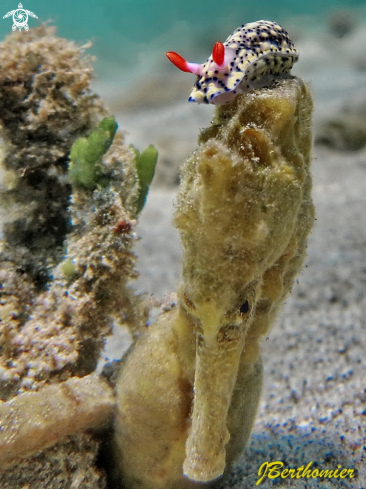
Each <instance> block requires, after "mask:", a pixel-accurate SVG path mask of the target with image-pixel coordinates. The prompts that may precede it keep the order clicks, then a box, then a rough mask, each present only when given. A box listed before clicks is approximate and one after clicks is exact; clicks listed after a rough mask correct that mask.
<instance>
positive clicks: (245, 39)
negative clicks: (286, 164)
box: [166, 20, 299, 105]
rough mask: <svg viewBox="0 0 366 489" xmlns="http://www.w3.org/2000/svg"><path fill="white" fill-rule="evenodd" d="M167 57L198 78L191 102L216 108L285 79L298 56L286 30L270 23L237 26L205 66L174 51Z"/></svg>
mask: <svg viewBox="0 0 366 489" xmlns="http://www.w3.org/2000/svg"><path fill="white" fill-rule="evenodd" d="M166 55H167V57H168V59H169V60H170V61H171V62H172V63H173V64H174V65H175V66H176V67H177V68H179V69H180V70H182V71H186V72H188V73H193V74H194V75H197V81H196V83H195V85H194V86H193V89H192V92H191V96H190V97H189V99H188V101H189V102H197V103H199V104H202V103H204V104H216V105H223V104H228V103H230V102H231V101H232V100H233V99H234V98H235V96H236V95H237V94H238V93H243V92H247V91H250V90H253V89H255V88H260V87H263V86H266V85H268V84H270V83H271V82H272V81H273V80H274V79H275V78H276V77H279V76H285V75H286V74H288V73H289V72H290V70H291V68H292V66H293V64H294V63H295V62H296V61H297V60H298V57H299V53H298V52H297V50H296V49H295V47H294V45H293V43H292V41H291V39H290V38H289V36H288V33H287V32H286V31H285V29H283V28H282V27H281V26H280V25H278V24H276V22H270V21H268V20H259V21H258V22H251V23H249V24H245V25H242V26H241V27H238V28H237V29H236V30H235V31H234V32H233V34H231V36H229V37H228V38H227V39H226V41H225V42H224V43H221V42H217V43H216V44H215V45H214V47H213V50H212V55H211V56H210V57H209V58H208V60H207V61H206V63H203V64H202V65H200V64H197V63H189V62H188V61H186V60H185V59H184V58H182V57H181V56H179V54H177V53H174V52H169V53H166Z"/></svg>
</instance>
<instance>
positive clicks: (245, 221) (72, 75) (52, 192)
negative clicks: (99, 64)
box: [0, 27, 314, 489]
mask: <svg viewBox="0 0 366 489" xmlns="http://www.w3.org/2000/svg"><path fill="white" fill-rule="evenodd" d="M83 50H84V48H80V47H77V46H76V45H75V44H74V43H72V42H69V41H66V40H64V39H60V38H57V37H56V36H55V34H54V31H53V30H52V29H50V28H47V27H40V28H38V29H32V30H30V31H29V32H27V33H22V36H19V34H18V33H14V34H12V35H11V36H9V37H8V38H7V39H6V40H5V41H4V42H3V43H1V44H0V58H1V60H2V63H3V65H5V66H7V67H8V71H5V72H1V73H0V108H1V109H3V112H1V111H0V118H1V127H0V140H1V161H0V165H1V167H0V168H1V174H2V183H1V187H0V206H1V207H2V209H3V210H4V212H3V211H2V212H3V213H4V219H3V221H4V224H3V230H2V237H1V248H0V259H1V262H0V281H1V285H0V320H1V322H0V328H1V329H0V335H1V336H0V354H1V357H0V362H1V363H0V375H1V377H0V398H1V401H0V461H2V472H1V473H0V485H1V484H2V485H3V486H4V487H12V488H13V489H20V488H23V487H24V486H27V487H28V488H29V489H36V488H38V487H40V486H39V484H40V483H42V484H45V483H46V484H47V487H48V488H51V489H52V488H56V487H69V488H70V489H71V488H75V487H78V488H85V489H91V488H92V489H94V488H95V489H99V488H105V487H106V474H105V472H104V471H103V470H101V469H100V468H99V467H98V464H97V462H96V457H97V453H98V450H99V449H100V443H101V440H102V439H103V437H106V436H109V434H110V429H111V428H113V431H114V434H113V435H112V438H113V442H112V445H113V454H112V457H113V459H114V461H115V465H116V473H118V477H119V479H120V481H121V483H122V485H123V487H126V488H127V487H128V488H129V489H135V488H136V489H137V488H140V489H145V488H146V489H155V488H156V489H158V488H159V489H170V488H171V489H173V488H174V489H175V488H180V487H181V488H185V487H187V488H188V487H197V486H198V484H197V483H198V482H206V483H210V482H212V481H215V480H216V479H217V478H219V477H221V476H222V475H223V474H224V473H225V471H226V472H227V471H228V470H229V469H230V466H231V464H232V463H233V461H234V460H235V458H236V457H237V456H238V455H239V454H240V453H241V452H242V450H243V448H244V447H245V445H246V443H247V441H248V439H249V436H250V433H251V430H252V426H253V422H254V418H255V414H256V410H257V407H258V403H259V399H260V394H261V388H262V363H261V358H260V347H259V341H260V338H261V337H262V336H263V335H264V334H266V333H267V331H268V329H269V327H270V326H271V324H272V323H273V321H274V319H275V317H276V315H277V314H278V311H279V308H280V306H281V304H282V303H283V301H284V299H285V297H286V295H287V294H288V293H289V292H290V290H291V287H292V284H293V280H294V277H295V276H296V274H297V273H299V271H300V270H301V267H302V265H303V262H304V259H305V254H306V242H307V237H308V234H309V232H310V229H311V227H312V225H313V220H314V208H313V204H312V200H311V175H310V161H311V143H312V134H311V114H312V108H313V103H312V98H311V94H310V92H309V89H308V88H307V86H306V85H305V84H304V83H303V82H302V80H300V79H298V78H293V77H291V76H289V74H288V66H287V65H286V66H284V67H283V68H284V70H283V73H282V75H283V76H281V77H279V76H275V79H274V83H272V84H271V85H270V86H269V87H261V88H257V87H254V88H255V89H253V90H252V91H250V92H248V93H243V94H238V95H237V96H236V97H235V98H234V99H233V100H232V101H231V103H228V104H223V105H222V106H219V107H217V109H216V112H215V115H214V118H213V121H212V124H211V125H210V127H208V128H207V129H204V130H202V131H201V133H200V136H199V140H198V143H199V144H198V148H197V150H196V151H195V152H194V153H193V155H192V156H190V157H189V158H188V160H187V161H186V163H185V164H184V166H183V168H182V175H181V185H180V189H179V192H178V196H177V202H176V211H175V218H174V224H175V226H176V227H177V228H178V230H179V232H180V236H181V240H182V245H183V260H182V277H181V281H180V284H179V288H178V293H177V297H178V300H177V304H175V305H171V307H170V308H168V309H169V310H166V311H165V312H164V313H162V314H161V315H159V316H158V317H157V319H156V320H155V321H154V322H153V323H152V324H150V325H149V327H148V328H146V327H145V325H146V322H147V318H148V313H149V310H148V307H147V306H146V304H145V303H144V301H143V300H142V298H140V297H138V296H136V295H135V294H134V292H133V290H132V289H130V288H129V285H128V280H130V279H133V278H134V277H136V275H137V272H136V271H135V269H134V263H135V256H134V254H133V243H134V240H135V237H136V236H135V226H136V219H137V217H138V213H139V212H140V211H141V209H142V208H143V205H144V203H145V200H146V196H147V193H148V189H149V185H150V183H151V180H152V178H153V175H154V170H155V165H156V161H157V152H156V150H155V148H154V147H153V146H152V145H151V146H149V147H148V148H147V149H145V150H144V151H143V152H141V153H140V152H139V151H138V150H136V148H134V147H127V146H125V145H124V143H123V137H122V135H121V133H119V132H118V131H117V124H116V122H115V120H114V118H113V117H112V116H109V115H108V113H107V110H106V109H105V108H104V107H103V103H102V101H101V100H100V99H99V98H98V97H97V96H96V95H95V94H93V93H92V91H91V89H90V87H89V84H90V77H91V73H92V72H91V68H90V65H89V62H88V59H87V58H85V56H84V54H83ZM9 53H11V55H10V54H9ZM285 64H286V63H285ZM272 75H273V73H271V76H272ZM277 75H278V73H277ZM60 222H61V223H63V224H62V226H61V225H60V224H59V223H60ZM54 223H55V224H54ZM114 323H115V324H118V323H123V324H126V325H127V326H128V327H129V328H130V330H131V332H132V335H133V338H134V345H133V348H131V350H130V352H129V353H128V354H127V355H126V357H125V358H124V359H123V361H122V362H121V367H120V371H119V374H118V379H117V381H116V384H115V386H112V385H111V384H110V383H109V382H107V381H106V380H105V379H103V378H101V377H100V376H98V375H97V374H96V373H95V370H96V365H97V361H98V358H99V356H100V354H101V351H102V349H103V346H104V342H105V338H106V336H107V335H109V334H110V333H111V328H112V324H114ZM112 383H113V382H112ZM113 417H114V421H113V423H112V418H113ZM27 440H28V441H27ZM29 440H31V441H29ZM63 461H64V463H63ZM116 484H117V483H116Z"/></svg>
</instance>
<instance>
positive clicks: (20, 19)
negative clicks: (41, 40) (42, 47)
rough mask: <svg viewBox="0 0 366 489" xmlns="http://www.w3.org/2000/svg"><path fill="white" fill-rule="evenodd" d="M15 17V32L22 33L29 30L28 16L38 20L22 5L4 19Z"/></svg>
mask: <svg viewBox="0 0 366 489" xmlns="http://www.w3.org/2000/svg"><path fill="white" fill-rule="evenodd" d="M11 15H12V16H13V22H14V24H13V27H12V29H13V31H15V30H16V29H19V30H20V31H21V30H22V29H24V30H25V31H27V30H28V29H29V27H28V15H30V16H31V17H34V18H35V19H38V17H37V16H36V15H35V14H34V13H33V12H30V11H29V10H24V9H23V5H22V4H21V3H20V4H19V5H18V8H17V9H16V10H12V11H11V12H8V13H7V14H5V15H4V17H3V19H6V18H7V17H10V16H11Z"/></svg>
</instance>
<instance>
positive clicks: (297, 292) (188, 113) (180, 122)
mask: <svg viewBox="0 0 366 489" xmlns="http://www.w3.org/2000/svg"><path fill="white" fill-rule="evenodd" d="M300 41H301V42H300V45H298V46H297V47H298V49H299V51H300V53H301V57H300V62H299V63H298V68H296V70H294V73H295V74H298V75H301V76H302V77H303V78H304V79H306V80H309V81H310V82H311V84H312V86H313V90H314V97H315V113H314V128H315V131H314V132H315V136H317V134H318V133H320V132H321V131H322V123H323V121H324V120H327V119H331V118H332V117H333V116H334V114H339V110H340V108H341V107H342V106H347V107H351V109H352V107H354V108H355V109H354V110H355V111H357V110H358V109H359V107H360V106H362V104H363V106H364V107H365V122H364V124H365V126H366V61H365V66H364V67H362V66H361V65H360V64H359V63H360V60H361V61H362V59H363V58H362V56H363V57H365V55H364V51H363V52H362V50H364V47H363V48H362V49H361V46H362V45H363V46H364V45H365V42H366V27H365V25H364V26H360V25H359V26H358V28H356V29H355V31H354V32H353V33H351V34H350V35H349V36H347V37H346V38H345V39H333V41H332V40H331V38H330V36H329V35H325V34H324V35H320V37H318V38H316V37H311V36H309V37H308V38H302V40H300ZM179 77H182V80H184V81H182V82H181V81H180V80H179ZM179 77H175V78H174V77H173V76H172V78H171V81H170V83H174V82H175V80H179V81H178V82H177V83H182V85H179V87H183V88H181V89H182V90H183V89H184V87H185V85H184V84H185V83H186V87H187V88H186V93H183V94H182V95H181V96H179V93H180V92H179V90H175V92H174V89H173V88H172V89H171V92H174V93H175V98H172V97H171V99H169V97H167V100H164V103H156V104H154V95H152V94H154V93H155V92H154V90H155V91H156V97H157V100H158V99H159V97H160V96H161V93H160V92H159V90H160V91H161V84H160V83H159V81H156V80H152V81H151V83H150V86H149V85H147V86H146V85H145V88H143V89H142V90H141V91H140V92H139V89H138V88H137V89H136V90H135V91H134V90H132V89H131V91H129V93H128V94H127V95H126V94H124V95H121V98H118V95H116V93H115V91H113V96H112V94H111V91H110V88H109V87H108V86H106V85H104V86H103V85H100V86H98V84H97V88H98V89H99V91H100V93H101V94H102V96H105V98H106V100H107V103H108V102H109V105H110V107H111V108H112V107H113V108H114V111H116V109H117V110H118V113H117V120H118V122H119V123H120V127H121V128H122V129H123V130H125V131H126V132H127V135H126V138H127V141H128V142H131V143H132V142H133V143H134V144H136V146H137V147H139V148H140V149H143V147H144V146H146V145H147V144H149V143H154V144H155V145H156V146H157V148H158V149H159V151H160V157H159V163H158V165H159V168H158V171H157V181H155V183H154V185H153V187H152V189H151V191H150V194H149V196H148V201H147V204H146V207H145V209H144V210H143V212H142V214H141V219H140V222H139V224H138V228H137V233H138V235H139V236H140V237H141V240H140V241H139V242H138V243H137V246H136V253H137V254H138V261H137V268H138V269H139V271H140V278H139V279H138V280H137V282H136V284H135V287H136V288H137V290H138V291H144V292H147V293H148V294H154V296H156V297H162V296H163V294H165V293H169V292H174V291H175V290H176V285H177V283H178V281H179V273H180V254H181V248H180V243H179V237H178V233H177V231H176V230H175V229H174V228H173V226H172V215H173V200H174V195H175V193H176V190H177V187H176V186H174V183H176V182H177V172H176V167H177V166H178V165H179V164H180V163H183V161H184V159H185V158H186V157H187V155H189V153H190V152H191V151H193V149H194V147H195V144H196V139H197V133H198V130H199V128H201V127H204V126H206V125H208V124H209V121H210V117H211V114H212V111H213V109H212V107H211V106H210V107H203V106H196V105H195V104H188V103H185V102H184V100H185V99H186V98H188V95H189V89H190V86H191V85H192V84H193V81H194V79H193V78H191V77H189V75H187V74H183V73H182V74H179ZM147 87H148V88H147ZM165 90H167V89H166V87H165ZM162 93H164V92H162ZM176 93H178V96H177V95H176ZM144 97H145V102H144ZM177 98H178V100H177ZM117 99H118V101H117ZM121 99H122V100H121ZM134 103H135V106H134ZM134 107H135V108H134ZM365 142H366V141H365ZM313 184H314V186H313V198H314V201H315V206H316V218H317V220H316V223H315V227H314V230H313V232H312V234H311V237H310V239H309V246H308V257H307V260H306V266H305V268H304V269H303V271H302V273H301V275H300V276H299V277H298V281H297V282H296V283H295V285H294V287H293V291H292V294H291V295H290V296H289V297H288V299H287V300H286V303H285V305H284V307H283V309H282V312H281V314H280V316H279V318H278V319H277V321H276V324H275V325H274V327H273V328H272V330H271V331H270V333H269V334H268V337H267V338H265V340H264V341H263V345H262V355H263V360H264V368H265V382H264V389H263V394H262V400H261V404H260V408H259V412H258V416H257V421H256V424H255V427H254V431H253V435H252V438H251V441H250V444H249V446H248V448H247V450H246V452H245V454H244V455H243V457H242V458H241V459H240V460H239V461H238V464H237V466H236V467H235V468H234V469H233V471H232V473H231V475H230V476H229V477H228V479H227V480H226V482H225V483H223V485H222V487H223V488H225V489H226V488H235V489H244V488H245V489H247V488H253V487H256V481H257V480H258V475H257V472H258V469H259V467H260V466H261V465H262V464H263V463H264V462H266V461H268V462H274V461H282V462H284V467H287V468H297V467H301V466H302V465H305V466H306V465H307V464H308V463H309V462H313V467H312V468H313V469H315V468H320V469H333V470H334V469H336V468H337V465H339V464H340V465H341V466H342V469H343V468H351V469H355V472H356V476H355V477H354V478H353V479H348V478H347V479H343V480H340V479H334V478H333V479H330V480H329V479H325V480H323V481H320V480H319V479H283V480H281V479H278V478H277V479H275V480H268V479H266V480H265V481H264V482H262V484H261V485H260V486H259V487H263V488H269V487H273V486H275V487H276V486H278V487H294V488H304V489H305V488H310V487H311V488H315V487H322V488H352V489H353V488H354V489H361V488H363V489H365V488H366V435H365V432H366V145H365V147H363V148H361V149H358V150H357V151H351V150H347V151H339V150H337V149H336V148H334V147H329V146H320V145H316V146H315V148H314V158H313ZM120 336H121V335H120ZM121 342H122V343H123V342H124V340H123V338H122V340H121V341H119V338H118V335H117V336H115V337H114V338H113V337H112V338H111V339H110V340H109V342H108V347H107V350H108V355H109V358H110V359H111V358H112V357H113V356H115V357H118V356H119V347H120V343H121Z"/></svg>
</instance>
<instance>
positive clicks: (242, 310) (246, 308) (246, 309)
mask: <svg viewBox="0 0 366 489" xmlns="http://www.w3.org/2000/svg"><path fill="white" fill-rule="evenodd" d="M239 311H240V314H246V313H247V312H249V302H248V301H245V302H244V304H242V305H241V306H240V309H239Z"/></svg>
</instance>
